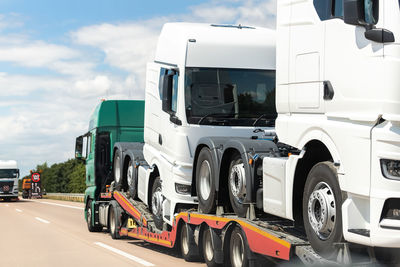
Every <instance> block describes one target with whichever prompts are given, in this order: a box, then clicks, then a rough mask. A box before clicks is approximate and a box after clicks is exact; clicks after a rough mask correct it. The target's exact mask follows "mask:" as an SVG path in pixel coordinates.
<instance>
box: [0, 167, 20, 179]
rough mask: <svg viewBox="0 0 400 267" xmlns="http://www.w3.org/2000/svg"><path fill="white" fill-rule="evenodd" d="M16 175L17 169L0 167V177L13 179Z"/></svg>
mask: <svg viewBox="0 0 400 267" xmlns="http://www.w3.org/2000/svg"><path fill="white" fill-rule="evenodd" d="M17 177H18V170H17V169H0V179H4V178H8V179H13V178H17Z"/></svg>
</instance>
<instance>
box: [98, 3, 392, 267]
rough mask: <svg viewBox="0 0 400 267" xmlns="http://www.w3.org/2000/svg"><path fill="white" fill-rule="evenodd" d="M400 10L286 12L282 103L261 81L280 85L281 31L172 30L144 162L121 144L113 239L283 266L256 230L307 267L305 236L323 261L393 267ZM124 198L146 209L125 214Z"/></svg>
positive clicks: (293, 7)
mask: <svg viewBox="0 0 400 267" xmlns="http://www.w3.org/2000/svg"><path fill="white" fill-rule="evenodd" d="M399 4H400V3H399V1H395V0H392V1H387V0H386V1H383V0H380V1H379V0H342V1H334V0H300V1H297V0H279V1H278V12H277V39H276V40H277V42H276V47H277V49H276V97H275V95H274V92H275V90H273V89H274V86H270V85H269V82H265V80H266V79H265V77H268V76H269V74H272V75H274V72H273V70H274V65H270V63H272V62H274V60H272V59H275V43H274V40H273V34H272V33H270V32H269V33H268V34H267V32H266V33H265V34H264V35H260V36H258V34H257V33H259V32H258V31H259V29H254V28H251V27H242V26H237V27H220V26H217V25H212V26H210V25H209V26H207V27H206V26H204V25H203V26H200V25H199V26H196V25H183V24H182V25H179V24H167V25H166V26H165V27H164V30H163V32H162V33H161V36H160V41H159V45H158V50H157V53H156V60H155V62H154V63H151V64H149V66H148V71H147V83H146V104H145V106H146V112H145V127H144V129H145V130H144V131H145V132H144V139H145V144H144V147H143V150H141V149H140V148H139V147H135V148H134V149H130V148H129V147H128V146H127V145H126V144H122V143H121V144H118V143H117V144H116V145H115V155H119V156H116V157H115V159H118V161H115V160H114V177H115V183H116V185H117V187H116V188H117V189H118V190H116V191H115V192H116V193H111V194H110V195H109V197H111V198H113V200H111V201H114V202H113V203H114V204H113V205H110V206H109V207H111V210H112V211H113V212H112V213H111V214H125V215H126V217H124V216H122V218H123V219H122V220H121V216H119V217H118V216H117V217H115V216H111V217H110V218H111V219H109V220H110V222H111V228H110V229H111V232H112V235H113V237H116V236H117V234H118V235H119V234H121V235H127V236H132V237H137V238H141V239H144V240H148V241H149V242H153V243H157V244H161V245H166V246H173V245H174V244H175V241H176V239H178V238H180V241H181V243H182V244H185V245H187V246H190V247H193V246H195V245H197V246H199V247H200V248H202V251H203V253H204V257H205V260H206V262H207V263H208V264H209V265H211V266H213V263H222V262H223V260H221V255H220V254H219V253H221V251H222V252H226V253H227V254H229V255H230V257H231V258H230V263H231V264H232V265H234V266H242V265H243V264H245V263H244V262H246V261H245V260H244V259H246V260H248V259H249V255H252V254H251V253H260V254H264V255H268V256H275V257H277V258H282V259H287V257H286V256H282V254H281V253H282V252H283V251H284V249H281V248H280V249H277V250H275V255H272V254H271V251H262V249H261V250H257V249H258V247H257V246H262V244H260V242H261V239H260V240H255V238H256V237H255V236H254V235H253V234H252V232H251V231H253V230H254V232H257V233H261V235H263V236H264V237H265V236H267V235H268V234H271V233H272V236H275V237H276V236H279V237H278V239H280V240H285V242H289V243H290V244H291V245H289V251H291V252H289V255H292V254H291V253H295V254H297V255H298V256H299V257H300V258H301V259H302V260H303V258H302V257H303V256H304V257H305V258H309V257H310V255H314V254H312V253H311V254H310V253H301V251H303V252H304V251H305V250H302V249H300V248H301V247H303V248H304V245H305V244H307V243H306V241H305V240H304V239H303V238H302V237H301V236H299V235H297V234H293V233H292V232H291V231H292V230H294V231H299V230H300V232H301V231H302V229H304V232H305V234H306V237H307V240H308V242H309V243H310V244H311V246H312V248H313V249H314V250H315V251H316V252H317V253H318V254H319V255H322V256H324V257H325V258H329V259H339V258H341V259H342V261H341V263H346V261H343V254H342V253H343V251H347V252H348V249H349V246H348V244H349V243H351V244H358V245H362V246H363V248H366V250H365V251H367V252H368V253H369V256H372V258H375V257H374V255H375V256H376V257H377V258H379V259H381V260H385V261H392V262H393V259H394V258H393V256H396V253H397V256H398V249H399V247H400V235H399V231H400V181H399V180H400V135H399V134H400V128H399V127H400V126H399V125H400V110H399V108H398V107H399V101H400V99H399V94H398V88H399V86H400V76H398V73H399V70H400V45H399V43H398V42H399V39H400V23H399V22H400V7H399ZM188 26H190V27H188ZM196 27H197V28H196ZM204 27H205V28H206V30H205V29H204ZM194 29H198V30H199V31H198V34H195V33H196V31H195V30H194ZM222 29H223V31H222ZM219 30H221V32H218V31H219ZM229 31H232V33H234V34H232V35H231V36H226V35H225V33H226V32H229ZM223 32H225V33H223ZM253 33H254V35H252V34H253ZM247 42H248V43H247ZM243 45H244V47H243ZM229 52H231V55H229V56H228V55H227V53H229ZM232 54H233V56H232ZM206 61H207V63H205V62H206ZM237 70H240V71H241V72H243V73H242V74H241V75H238V76H236V75H234V74H233V73H234V72H235V71H237ZM250 70H251V71H250ZM257 72H258V73H257ZM268 72H269V74H267V73H268ZM262 73H265V74H264V78H263V79H260V78H259V77H257V76H258V75H261V76H263V74H262ZM254 74H256V75H254ZM251 75H254V76H251ZM232 77H235V78H234V79H232ZM249 77H250V79H249V80H247V81H248V82H246V83H243V81H244V80H245V78H249ZM268 78H271V80H273V77H268ZM249 81H250V82H249ZM251 81H254V82H251ZM261 81H264V82H261ZM244 88H245V90H243V89H244ZM271 89H272V91H271ZM240 92H243V93H242V94H240ZM270 97H273V99H274V101H275V103H276V111H277V114H278V117H277V119H276V130H274V128H273V126H274V122H275V117H274V116H275V110H274V109H275V104H274V101H272V102H273V103H270V101H271V98H270ZM275 99H276V100H275ZM243 111H246V112H243ZM249 114H250V115H251V116H246V115H249ZM255 115H258V117H257V116H255ZM142 151H143V153H141V152H142ZM138 152H140V153H138ZM128 162H132V164H126V163H128ZM115 166H119V167H118V168H115ZM124 167H125V168H124ZM124 169H125V170H124ZM132 181H134V182H132ZM128 184H129V185H131V187H134V190H128V188H126V185H128ZM124 185H125V188H124ZM111 188H112V187H111ZM120 189H122V193H121V191H120ZM123 191H131V192H135V194H133V195H132V194H131V195H130V196H131V197H133V198H138V199H139V200H141V201H140V202H137V201H134V200H132V201H130V204H129V203H128V202H127V201H129V200H127V199H128V197H129V195H124V193H123ZM115 201H116V202H118V203H119V205H120V206H121V207H122V209H123V210H122V211H121V209H120V208H117V206H116V205H117V204H115V203H116V202H115ZM138 203H142V204H143V203H144V205H145V206H146V207H147V208H149V210H150V211H151V213H152V218H151V219H150V218H149V217H148V213H146V211H145V208H144V207H143V206H142V204H138ZM195 205H198V211H199V213H196V212H194V213H193V212H192V211H191V208H193V207H195ZM188 210H189V211H190V212H183V213H182V212H181V213H179V212H180V211H188ZM231 212H234V213H235V214H236V215H235V216H232V215H229V214H232V213H231ZM207 213H212V214H214V216H210V215H207ZM215 214H216V215H217V216H215ZM142 215H143V216H142ZM271 215H274V216H277V217H273V216H272V217H271ZM118 218H119V219H118ZM132 218H134V220H135V222H136V223H137V225H136V224H132V222H130V221H129V219H132ZM241 218H243V219H241ZM271 218H276V219H272V220H271ZM149 220H151V223H153V221H154V225H155V227H156V228H154V229H153V228H152V227H150V228H149V226H148V225H151V223H149ZM181 223H182V224H181ZM263 223H265V224H263ZM249 224H250V225H253V224H256V225H257V226H258V227H260V228H257V229H258V230H257V229H253V228H251V227H249ZM113 225H114V227H113ZM230 225H234V226H233V228H230ZM288 225H289V227H288ZM104 226H106V225H104ZM237 226H239V229H238V228H235V227H237ZM253 226H254V225H253ZM274 226H277V227H278V228H277V229H279V231H278V232H273V231H272V232H271V229H275V228H274ZM290 226H291V227H290ZM271 227H272V228H271ZM118 229H119V230H120V231H118ZM157 229H158V230H157ZM182 229H183V230H182ZM250 229H252V230H250ZM260 229H261V230H260ZM282 229H283V230H282ZM162 230H164V231H162ZM181 231H182V232H181ZM260 231H261V232H260ZM287 234H289V237H288V236H287ZM188 235H189V236H191V235H194V240H191V239H190V238H189V239H188ZM185 237H186V239H185ZM156 239H157V240H156ZM188 240H189V241H188ZM210 240H211V241H210ZM271 240H273V241H274V242H275V241H276V242H277V243H276V244H275V245H274V244H269V243H268V244H267V243H265V244H266V245H265V246H267V245H268V246H267V247H266V248H265V249H274V248H277V247H279V245H278V243H279V244H281V245H282V244H283V245H284V243H280V242H279V240H276V239H274V238H271ZM302 240H303V241H304V243H301V242H302ZM192 241H193V242H192ZM226 242H228V247H225V246H226ZM263 242H264V241H263ZM265 242H266V241H265ZM163 243H165V244H163ZM167 243H168V244H167ZM229 244H230V245H229ZM284 246H285V245H284ZM210 247H211V249H210ZM186 248H187V247H186ZM292 248H295V250H292ZM357 249H358V248H357ZM200 250H201V249H200ZM210 251H211V252H212V253H211V252H210ZM261 251H262V252H261ZM293 251H294V252H293ZM182 252H183V254H184V255H185V246H183V247H182ZM347 252H346V253H347ZM387 252H389V253H387ZM392 252H394V253H392ZM210 253H211V254H210ZM346 253H345V254H346ZM210 255H211V258H210V257H209V256H210ZM285 255H286V254H285ZM212 256H215V257H216V258H213V257H212ZM223 257H224V256H222V258H223ZM188 258H190V257H188ZM250 258H251V257H250ZM185 259H186V257H185ZM240 259H241V260H240ZM394 260H395V261H396V260H397V262H398V259H394ZM304 261H305V262H307V260H304ZM347 263H348V262H347ZM243 266H245V265H243Z"/></svg>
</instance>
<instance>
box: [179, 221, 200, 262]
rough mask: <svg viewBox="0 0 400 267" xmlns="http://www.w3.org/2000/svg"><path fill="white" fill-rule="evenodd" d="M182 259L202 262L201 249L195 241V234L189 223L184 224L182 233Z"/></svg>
mask: <svg viewBox="0 0 400 267" xmlns="http://www.w3.org/2000/svg"><path fill="white" fill-rule="evenodd" d="M180 245H181V253H182V257H183V258H184V259H185V261H198V260H200V256H199V248H198V246H197V245H196V243H195V241H194V233H193V231H192V229H191V228H190V226H189V225H188V224H187V223H182V225H181V231H180Z"/></svg>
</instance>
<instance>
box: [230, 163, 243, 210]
mask: <svg viewBox="0 0 400 267" xmlns="http://www.w3.org/2000/svg"><path fill="white" fill-rule="evenodd" d="M229 184H230V189H231V192H232V195H233V197H234V198H235V200H236V201H237V202H239V203H243V202H244V200H245V199H246V174H245V170H244V164H243V163H240V164H236V165H233V167H232V168H231V171H230V174H229Z"/></svg>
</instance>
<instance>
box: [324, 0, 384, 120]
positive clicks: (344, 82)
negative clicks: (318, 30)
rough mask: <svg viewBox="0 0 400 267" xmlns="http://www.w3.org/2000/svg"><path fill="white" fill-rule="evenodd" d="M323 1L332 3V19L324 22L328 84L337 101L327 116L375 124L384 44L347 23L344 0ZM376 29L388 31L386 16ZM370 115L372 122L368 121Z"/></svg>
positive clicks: (328, 105) (331, 102)
mask: <svg viewBox="0 0 400 267" xmlns="http://www.w3.org/2000/svg"><path fill="white" fill-rule="evenodd" d="M319 1H325V2H331V1H332V5H330V6H329V7H328V12H329V13H330V16H329V17H328V18H327V19H326V20H324V21H323V23H324V25H325V65H324V80H326V81H329V82H330V83H331V85H332V88H333V91H334V97H333V99H332V100H329V101H326V112H327V113H342V116H344V117H346V116H347V118H350V119H352V118H355V117H358V118H357V120H361V121H362V120H364V121H368V120H371V121H374V120H376V119H377V115H375V114H371V113H373V112H371V111H373V110H374V105H373V103H374V101H375V100H377V99H379V95H376V93H377V92H379V90H376V87H377V86H381V85H379V84H375V83H374V81H375V80H376V81H379V80H380V79H374V78H373V77H378V76H380V75H382V74H381V73H380V72H382V71H383V69H384V68H383V65H381V64H382V62H383V60H382V57H383V44H381V43H377V42H373V41H371V40H368V39H366V38H365V36H364V33H365V27H363V26H355V25H349V24H345V23H344V20H343V0H319ZM382 7H383V5H382ZM382 9H383V8H381V10H382ZM380 24H382V25H380ZM376 27H378V28H382V27H384V25H383V16H382V18H381V19H380V20H379V19H378V24H377V25H376ZM363 110H364V111H365V112H363ZM356 113H357V114H356ZM362 113H364V114H362ZM369 114H371V115H370V116H372V117H371V118H368V117H367V116H368V115H369ZM360 115H361V116H365V118H362V117H360Z"/></svg>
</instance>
